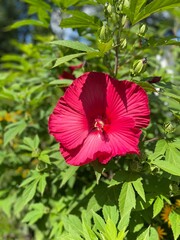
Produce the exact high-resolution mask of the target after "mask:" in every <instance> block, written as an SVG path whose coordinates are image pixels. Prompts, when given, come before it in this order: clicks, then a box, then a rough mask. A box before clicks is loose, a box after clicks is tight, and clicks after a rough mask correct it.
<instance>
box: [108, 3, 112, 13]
mask: <svg viewBox="0 0 180 240" xmlns="http://www.w3.org/2000/svg"><path fill="white" fill-rule="evenodd" d="M107 12H108V13H109V14H111V13H112V5H111V4H110V3H109V4H108V6H107Z"/></svg>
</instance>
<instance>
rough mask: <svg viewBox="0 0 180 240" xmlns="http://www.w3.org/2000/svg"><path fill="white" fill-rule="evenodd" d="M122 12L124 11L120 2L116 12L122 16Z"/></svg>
mask: <svg viewBox="0 0 180 240" xmlns="http://www.w3.org/2000/svg"><path fill="white" fill-rule="evenodd" d="M121 10H122V4H121V3H119V2H118V3H117V4H116V6H115V11H116V13H117V14H120V13H121Z"/></svg>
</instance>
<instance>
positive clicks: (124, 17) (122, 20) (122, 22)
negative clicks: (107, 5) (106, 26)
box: [121, 15, 127, 27]
mask: <svg viewBox="0 0 180 240" xmlns="http://www.w3.org/2000/svg"><path fill="white" fill-rule="evenodd" d="M126 21H127V16H126V15H124V16H122V19H121V25H122V27H124V25H125V24H126Z"/></svg>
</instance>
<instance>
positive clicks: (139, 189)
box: [132, 178, 146, 202]
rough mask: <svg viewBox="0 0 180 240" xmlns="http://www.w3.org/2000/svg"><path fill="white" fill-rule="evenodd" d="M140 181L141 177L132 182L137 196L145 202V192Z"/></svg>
mask: <svg viewBox="0 0 180 240" xmlns="http://www.w3.org/2000/svg"><path fill="white" fill-rule="evenodd" d="M141 181H142V178H138V179H137V180H136V181H133V182H132V184H133V186H134V188H135V190H136V192H137V193H138V194H139V196H140V197H141V198H142V199H143V200H144V202H146V198H145V192H144V188H143V184H142V182H141Z"/></svg>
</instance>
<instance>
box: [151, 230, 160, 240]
mask: <svg viewBox="0 0 180 240" xmlns="http://www.w3.org/2000/svg"><path fill="white" fill-rule="evenodd" d="M149 240H159V235H158V232H157V230H156V229H155V228H153V227H151V228H150V236H149Z"/></svg>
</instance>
